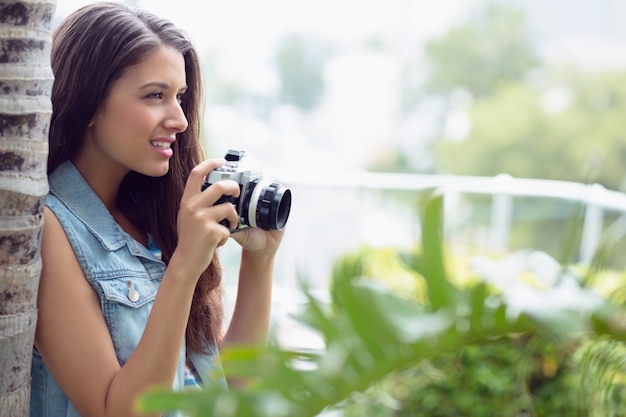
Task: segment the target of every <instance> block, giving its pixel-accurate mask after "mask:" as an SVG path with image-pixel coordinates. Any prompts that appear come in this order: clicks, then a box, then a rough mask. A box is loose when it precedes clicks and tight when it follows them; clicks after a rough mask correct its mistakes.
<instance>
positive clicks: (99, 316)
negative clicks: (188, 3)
mask: <svg viewBox="0 0 626 417" xmlns="http://www.w3.org/2000/svg"><path fill="white" fill-rule="evenodd" d="M51 57H52V58H51V59H52V69H53V72H54V75H55V82H54V86H53V89H52V105H53V114H52V120H51V126H50V151H49V161H48V163H49V165H48V172H49V182H50V195H49V196H48V198H47V200H46V208H45V210H44V215H45V223H44V224H45V225H44V231H43V236H42V247H41V256H42V261H43V268H42V273H41V283H40V287H39V297H38V307H39V320H38V325H37V332H36V336H35V350H34V354H33V370H32V378H33V379H32V395H31V398H32V400H31V415H33V416H37V417H45V416H54V417H57V416H79V415H80V416H115V417H123V416H130V415H132V408H133V407H132V405H133V401H134V399H135V398H136V396H137V394H139V393H141V392H142V391H144V390H145V389H146V388H149V387H153V386H164V387H174V388H180V387H182V386H183V385H187V384H192V385H193V384H211V383H225V381H223V379H222V380H220V378H217V379H216V380H212V375H215V374H216V373H215V372H211V369H212V368H213V367H214V366H215V364H216V358H217V352H218V348H219V347H222V346H225V345H228V344H230V343H237V344H251V343H263V342H264V341H265V338H266V336H267V332H268V328H269V315H270V298H271V285H272V271H273V262H274V258H275V254H276V251H277V250H278V247H279V244H280V242H281V239H282V235H283V232H282V231H280V232H279V231H271V232H270V231H264V230H261V229H258V228H250V229H246V230H244V231H241V232H238V233H234V234H233V235H232V237H233V238H234V239H235V240H236V241H237V242H238V243H239V244H240V245H241V246H242V257H241V266H240V274H239V286H238V288H239V290H238V295H237V301H236V305H235V310H234V313H233V316H232V319H231V321H230V325H229V327H228V329H227V331H226V332H225V333H224V334H222V331H221V329H222V323H221V318H222V305H221V295H220V275H221V272H220V266H219V261H218V258H217V254H216V251H217V249H218V248H219V247H220V246H221V245H223V244H224V243H225V242H226V240H227V239H228V238H229V237H231V234H230V231H229V228H227V227H225V226H223V225H222V224H220V222H221V221H222V220H224V219H227V220H228V222H229V223H230V225H231V226H232V227H233V228H234V227H235V226H236V225H237V222H238V219H237V213H236V211H235V209H234V207H233V206H232V205H231V204H229V203H225V204H217V205H214V204H215V203H216V201H217V200H218V199H219V198H220V197H221V196H222V195H232V196H237V195H238V193H239V187H238V184H237V183H235V182H234V181H226V180H225V181H218V182H216V183H215V184H213V185H211V186H210V187H209V188H207V189H206V190H205V191H201V188H202V184H203V179H204V178H205V177H206V176H207V174H209V173H210V172H211V171H212V170H214V169H215V168H217V167H218V166H220V165H221V164H223V163H224V161H223V160H220V159H212V160H204V158H203V155H202V149H201V145H200V116H201V82H200V70H199V64H198V57H197V55H196V52H195V50H194V48H193V47H192V45H191V43H190V41H189V40H188V39H187V38H186V37H185V36H184V34H183V33H182V32H181V31H180V30H179V29H177V28H175V27H174V26H173V25H172V24H171V23H170V22H169V21H167V20H163V19H160V18H158V17H156V16H154V15H152V14H150V13H148V12H146V11H141V10H135V9H130V8H128V7H127V6H124V5H123V4H120V3H97V4H91V5H88V6H85V7H83V8H81V9H80V10H78V11H76V12H74V13H73V14H72V15H70V16H69V17H68V18H67V19H66V20H65V21H64V22H63V23H62V24H61V25H60V26H59V27H58V29H57V30H56V31H55V34H54V37H53V46H52V54H51ZM217 363H218V362H217ZM217 374H219V372H218V373H217ZM222 378H223V377H222Z"/></svg>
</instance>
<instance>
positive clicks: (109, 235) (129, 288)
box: [30, 161, 226, 417]
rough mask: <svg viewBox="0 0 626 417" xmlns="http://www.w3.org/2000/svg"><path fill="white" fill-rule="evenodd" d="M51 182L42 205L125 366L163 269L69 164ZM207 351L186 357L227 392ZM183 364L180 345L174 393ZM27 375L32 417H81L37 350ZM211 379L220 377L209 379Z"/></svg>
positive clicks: (214, 356)
mask: <svg viewBox="0 0 626 417" xmlns="http://www.w3.org/2000/svg"><path fill="white" fill-rule="evenodd" d="M49 182H50V194H49V195H48V197H47V199H46V205H47V206H48V207H49V208H50V209H51V210H52V211H53V212H54V214H55V215H56V216H57V218H58V219H59V221H60V222H61V225H62V226H63V229H64V230H65V233H66V235H67V237H68V239H69V241H70V243H71V245H72V248H73V249H74V253H75V254H76V257H77V259H78V262H79V263H80V266H81V267H82V269H83V272H84V273H85V277H86V278H87V281H88V282H89V284H91V286H92V287H93V289H94V290H95V291H96V293H97V294H98V297H99V299H100V305H101V306H102V313H103V315H104V319H105V321H106V324H107V326H108V328H109V332H110V333H111V339H112V341H113V345H114V347H115V353H116V355H117V359H118V361H119V363H120V365H124V364H125V363H126V361H127V360H128V359H129V357H130V355H131V354H132V353H133V351H134V350H135V347H136V346H137V344H138V343H139V340H140V339H141V336H142V334H143V331H144V328H145V326H146V323H147V321H148V317H149V315H150V310H151V308H152V304H153V302H154V298H155V297H156V293H157V290H158V288H159V284H160V282H161V279H162V278H163V274H164V273H165V264H164V263H163V262H162V261H161V260H160V259H159V258H157V257H156V256H155V255H154V254H153V253H152V252H151V251H150V250H148V249H147V248H145V247H144V246H143V245H142V244H140V243H138V242H137V241H135V240H134V239H133V238H132V237H131V236H130V235H128V234H127V233H126V232H124V231H123V230H122V229H121V228H120V227H119V226H118V225H117V223H115V221H114V219H113V217H112V216H111V214H110V213H109V211H108V210H107V208H106V207H105V206H104V204H103V203H102V201H101V200H100V199H99V198H98V196H97V195H96V194H95V193H94V192H93V190H92V189H91V188H90V187H89V185H88V184H87V182H86V181H85V180H84V178H83V177H82V175H81V174H80V173H79V172H78V170H77V169H76V167H75V166H74V165H73V164H72V163H71V162H69V161H67V162H65V163H63V164H61V165H60V166H59V167H58V168H57V169H56V170H55V171H54V172H53V173H52V174H51V175H50V178H49ZM208 350H209V351H210V352H211V354H207V355H202V354H195V353H193V352H189V357H190V359H191V361H192V363H193V365H194V366H195V367H196V369H197V370H198V373H199V374H200V377H201V378H202V381H201V382H202V383H203V384H215V383H217V384H222V385H223V386H226V381H225V379H224V377H223V375H222V373H221V366H220V363H219V354H218V351H217V347H216V346H214V345H213V346H209V347H208ZM184 364H185V346H184V343H183V348H182V350H181V352H180V358H179V361H178V368H177V371H176V377H175V379H174V381H173V385H172V388H173V389H174V390H179V389H181V388H182V387H183V383H184ZM155 366H158V364H155ZM31 375H32V387H31V407H30V415H31V416H32V417H35V416H36V417H70V416H71V417H79V414H78V412H77V411H76V409H75V408H74V406H73V405H72V404H71V402H70V401H69V400H68V398H67V397H66V396H65V394H64V393H63V392H62V390H61V388H60V387H59V386H58V384H57V383H56V381H55V380H54V378H53V377H52V375H51V374H50V372H49V370H48V368H47V367H46V365H45V364H44V362H43V360H42V358H41V355H40V354H39V352H38V351H37V349H34V351H33V362H32V371H31ZM215 375H218V376H217V377H215V379H213V378H212V377H214V376H215ZM178 415H179V414H177V413H170V414H167V413H166V414H164V416H178Z"/></svg>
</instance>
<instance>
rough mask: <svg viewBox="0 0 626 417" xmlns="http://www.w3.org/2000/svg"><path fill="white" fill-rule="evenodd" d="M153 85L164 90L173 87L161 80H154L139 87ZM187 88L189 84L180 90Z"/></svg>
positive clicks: (143, 87)
mask: <svg viewBox="0 0 626 417" xmlns="http://www.w3.org/2000/svg"><path fill="white" fill-rule="evenodd" d="M153 87H157V88H161V89H163V90H169V89H170V88H171V86H170V85H169V84H168V83H165V82H161V81H153V82H149V83H147V84H144V85H142V86H141V87H139V89H140V90H143V89H146V88H153ZM187 88H188V86H187V85H184V86H182V87H181V88H180V89H179V90H178V91H186V90H187Z"/></svg>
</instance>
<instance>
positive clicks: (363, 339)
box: [137, 197, 624, 417]
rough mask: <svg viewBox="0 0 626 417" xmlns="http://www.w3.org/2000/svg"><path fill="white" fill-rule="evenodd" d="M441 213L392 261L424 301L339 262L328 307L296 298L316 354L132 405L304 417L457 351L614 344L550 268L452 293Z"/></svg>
mask: <svg viewBox="0 0 626 417" xmlns="http://www.w3.org/2000/svg"><path fill="white" fill-rule="evenodd" d="M442 203H443V201H442V198H441V197H434V198H432V199H430V200H429V201H428V203H427V204H426V205H425V210H424V212H423V215H422V225H423V227H422V231H423V232H422V242H421V250H420V251H419V252H418V251H415V252H410V253H404V254H402V259H403V260H404V262H405V264H406V265H407V267H408V268H409V269H410V270H412V271H414V272H415V273H416V274H417V275H419V276H420V277H421V278H422V279H423V280H424V284H425V290H424V294H425V297H424V302H419V301H417V300H416V298H415V297H406V296H402V295H401V294H398V293H396V292H393V291H391V290H390V289H389V288H388V286H385V285H383V284H382V283H381V282H380V281H375V280H371V279H363V278H362V275H363V268H364V260H363V259H362V257H360V256H359V255H358V254H348V255H346V256H345V257H343V258H342V259H341V261H340V262H338V263H337V266H336V268H335V270H334V271H333V286H332V290H331V303H330V305H325V304H323V303H322V302H320V301H318V300H316V299H315V298H314V297H312V296H311V295H310V293H309V291H308V290H307V289H306V288H304V289H303V291H304V293H305V294H306V295H307V297H308V301H309V302H308V305H307V307H306V309H305V311H304V313H303V314H302V315H301V317H299V320H301V321H302V322H303V323H305V324H307V325H308V326H310V327H311V328H312V329H314V330H316V331H317V332H319V333H320V334H321V335H322V337H323V339H324V342H325V349H324V351H321V352H318V351H313V352H311V351H290V350H286V349H282V348H281V347H280V346H279V345H277V344H276V343H274V342H271V343H269V345H268V346H267V347H265V348H263V349H261V348H258V349H256V348H251V347H240V348H238V349H231V350H228V351H226V352H224V354H223V356H222V360H223V365H224V372H225V373H226V374H227V375H228V376H233V377H245V378H248V379H250V380H251V385H249V386H248V387H247V388H246V389H241V390H238V389H232V390H225V389H221V388H218V387H207V388H205V389H203V390H201V391H192V392H186V391H185V392H170V391H163V390H160V391H153V392H150V393H147V394H146V395H144V396H143V397H141V398H140V399H139V400H138V403H137V408H138V410H140V411H143V412H157V411H165V410H173V409H176V410H182V411H184V412H186V413H187V414H189V415H194V416H220V417H229V416H246V417H261V416H274V417H281V416H285V417H286V416H290V417H305V416H316V415H318V414H319V413H320V412H322V411H323V410H324V409H326V408H328V407H332V406H336V405H338V404H342V403H344V402H345V401H346V400H348V399H350V398H351V397H352V398H353V396H354V394H355V393H360V392H364V391H366V390H368V389H371V387H372V386H375V385H376V384H381V383H385V382H388V378H389V376H390V375H393V374H398V373H399V372H403V371H405V370H408V369H411V368H412V367H415V366H427V364H428V363H432V361H436V360H437V359H438V358H442V357H443V355H450V354H454V353H455V352H459V351H460V350H461V349H466V351H465V352H466V353H467V354H470V353H472V350H471V347H478V346H483V347H484V346H489V345H492V344H493V343H494V342H495V341H497V340H500V341H503V340H514V338H519V337H526V338H532V337H536V336H542V337H550V338H551V339H552V340H554V342H555V343H556V344H558V345H560V346H563V345H564V344H565V343H569V342H571V341H572V340H577V339H578V338H580V337H581V335H606V336H607V337H609V338H611V340H621V339H622V337H623V335H624V323H623V322H622V320H619V319H616V318H619V317H623V316H624V311H623V310H622V309H621V308H620V307H619V306H618V305H614V304H612V303H610V302H609V301H608V300H606V299H604V298H602V297H600V296H599V295H598V294H597V293H596V292H594V291H591V290H590V289H589V288H587V287H586V286H585V285H584V282H585V281H584V280H580V279H578V276H577V275H576V274H574V273H573V272H572V271H570V270H568V269H565V268H556V269H555V268H554V266H555V265H554V264H552V263H547V264H546V263H544V269H545V271H544V272H545V276H543V277H540V278H543V280H542V281H540V282H539V283H540V284H541V285H537V282H533V283H531V284H529V283H528V282H527V281H526V280H524V279H520V277H519V276H511V274H510V271H508V270H507V269H503V268H502V267H501V265H500V264H498V263H497V262H492V261H489V260H486V259H484V260H483V262H482V263H481V264H479V265H478V267H479V270H480V271H482V275H481V276H482V278H484V279H483V280H482V281H478V282H477V283H475V284H474V285H471V286H468V287H467V288H462V289H461V288H459V287H458V286H456V285H454V283H453V281H452V280H451V279H450V277H449V275H448V271H447V269H446V263H445V261H444V260H445V255H444V251H443V245H442V219H441V212H442ZM531 255H532V254H531ZM544 260H545V259H544ZM513 359H514V358H513ZM510 361H511V359H510V358H509V362H510ZM502 366H505V365H502ZM507 383H508V382H507ZM520 398H521V399H522V400H523V399H524V397H523V395H522V392H521V391H520ZM382 411H384V410H382Z"/></svg>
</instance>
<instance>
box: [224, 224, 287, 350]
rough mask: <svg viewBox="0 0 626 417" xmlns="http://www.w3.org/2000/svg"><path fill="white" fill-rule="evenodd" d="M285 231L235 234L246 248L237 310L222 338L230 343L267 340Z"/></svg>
mask: <svg viewBox="0 0 626 417" xmlns="http://www.w3.org/2000/svg"><path fill="white" fill-rule="evenodd" d="M283 235H284V230H283V231H271V232H269V231H264V230H261V229H258V228H254V229H247V230H245V231H242V232H237V233H235V234H233V238H234V239H235V240H236V241H237V242H238V243H239V244H240V245H241V246H242V248H243V249H242V253H241V266H240V269H239V284H238V290H237V299H236V301H235V309H234V311H233V316H232V319H231V321H230V325H229V326H228V330H227V331H226V334H225V335H224V338H223V339H222V343H221V347H222V348H224V347H227V346H228V345H229V344H233V345H235V344H237V345H262V344H264V343H265V342H266V340H267V335H268V332H269V326H270V314H271V303H272V277H273V274H274V259H275V256H276V251H277V250H278V247H279V245H280V242H281V240H282V238H283Z"/></svg>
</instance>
